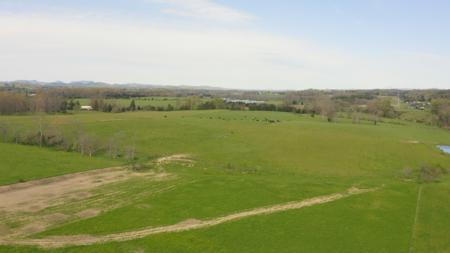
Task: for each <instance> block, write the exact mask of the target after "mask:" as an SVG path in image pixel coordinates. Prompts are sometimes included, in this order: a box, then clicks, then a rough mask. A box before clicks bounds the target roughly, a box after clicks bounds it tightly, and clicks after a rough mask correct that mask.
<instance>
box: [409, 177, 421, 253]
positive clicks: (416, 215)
mask: <svg viewBox="0 0 450 253" xmlns="http://www.w3.org/2000/svg"><path fill="white" fill-rule="evenodd" d="M421 197H422V185H420V186H419V190H418V191H417V202H416V213H415V215H414V223H413V226H412V232H411V240H410V243H409V253H413V252H414V242H415V240H416V226H417V220H418V218H419V209H420V199H421Z"/></svg>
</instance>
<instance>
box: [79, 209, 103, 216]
mask: <svg viewBox="0 0 450 253" xmlns="http://www.w3.org/2000/svg"><path fill="white" fill-rule="evenodd" d="M101 212H102V210H100V209H87V210H83V211H81V212H79V213H77V214H76V215H77V216H78V217H80V218H91V217H95V216H97V215H99V214H100V213H101Z"/></svg>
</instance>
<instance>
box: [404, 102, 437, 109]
mask: <svg viewBox="0 0 450 253" xmlns="http://www.w3.org/2000/svg"><path fill="white" fill-rule="evenodd" d="M406 103H407V104H408V105H409V106H411V107H412V108H414V109H417V110H425V109H428V108H430V107H431V103H430V102H425V101H411V102H406Z"/></svg>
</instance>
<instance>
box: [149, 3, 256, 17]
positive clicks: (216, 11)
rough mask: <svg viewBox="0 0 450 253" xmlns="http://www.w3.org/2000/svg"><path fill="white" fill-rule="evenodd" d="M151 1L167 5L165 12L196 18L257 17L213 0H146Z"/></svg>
mask: <svg viewBox="0 0 450 253" xmlns="http://www.w3.org/2000/svg"><path fill="white" fill-rule="evenodd" d="M146 1H147V2H151V3H159V4H163V5H165V7H164V8H163V9H162V10H161V11H162V12H163V13H165V14H170V15H176V16H181V17H190V18H196V19H208V20H215V21H220V22H242V21H250V20H252V19H254V18H255V17H254V16H252V15H250V14H248V13H245V12H242V11H239V10H236V9H233V8H231V7H228V6H225V5H222V4H218V3H215V2H213V1H211V0H146Z"/></svg>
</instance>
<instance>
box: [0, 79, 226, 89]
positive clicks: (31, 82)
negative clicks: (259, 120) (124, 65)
mask: <svg viewBox="0 0 450 253" xmlns="http://www.w3.org/2000/svg"><path fill="white" fill-rule="evenodd" d="M5 85H15V86H22V87H26V86H42V87H86V88H87V87H99V88H100V87H116V88H154V89H186V90H227V89H225V88H221V87H214V86H190V85H155V84H141V83H106V82H95V81H73V82H63V81H55V82H42V81H37V80H15V81H0V86H5Z"/></svg>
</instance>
